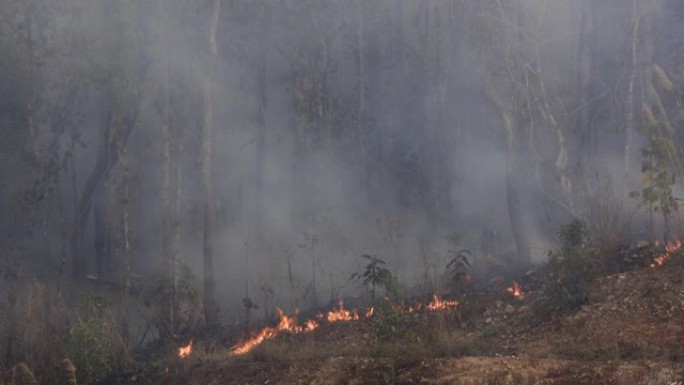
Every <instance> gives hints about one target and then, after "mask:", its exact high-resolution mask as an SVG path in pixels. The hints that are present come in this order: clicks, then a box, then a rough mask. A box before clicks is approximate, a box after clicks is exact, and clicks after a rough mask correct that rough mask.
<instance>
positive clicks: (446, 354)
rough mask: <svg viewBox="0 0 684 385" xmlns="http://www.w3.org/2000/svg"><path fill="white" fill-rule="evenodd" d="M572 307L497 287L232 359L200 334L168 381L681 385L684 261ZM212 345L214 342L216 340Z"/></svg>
mask: <svg viewBox="0 0 684 385" xmlns="http://www.w3.org/2000/svg"><path fill="white" fill-rule="evenodd" d="M589 293H590V295H589V299H588V301H587V303H586V304H584V305H583V306H581V308H579V309H577V310H572V311H562V312H561V311H552V310H548V311H544V309H541V310H540V307H539V306H537V305H536V301H538V300H539V298H540V293H539V292H534V291H531V292H526V293H525V294H524V295H522V296H518V297H515V296H512V295H510V293H507V292H506V291H505V290H499V289H496V290H491V291H489V292H488V293H481V294H480V295H478V296H475V297H474V298H473V299H472V300H471V301H469V303H467V304H461V306H459V307H458V308H457V309H454V310H448V311H443V312H428V311H420V312H414V313H411V314H406V315H405V316H402V317H403V318H402V319H401V330H391V328H390V329H389V330H390V336H389V338H383V339H381V338H379V337H378V330H379V325H378V323H379V322H386V321H383V320H381V318H379V317H376V318H371V319H369V320H363V319H362V320H360V321H354V322H348V323H337V324H330V325H328V324H326V323H325V322H323V323H322V324H321V326H320V327H319V328H318V329H316V330H315V331H314V332H313V333H309V334H300V335H290V334H287V333H283V334H282V335H279V336H278V337H276V338H274V339H272V340H268V341H266V342H265V343H263V344H262V345H261V346H259V347H258V348H257V349H255V350H254V351H252V352H250V353H248V354H246V355H244V356H235V355H233V354H231V353H230V351H229V349H228V347H229V346H227V345H223V346H222V344H218V346H217V345H216V344H211V343H208V342H202V341H198V342H197V343H196V349H195V351H193V353H192V354H191V355H190V356H189V357H188V358H185V359H178V358H174V359H172V360H171V363H170V364H169V366H168V367H167V368H166V374H165V375H164V376H163V378H162V383H165V384H197V385H211V384H255V385H257V384H258V385H267V384H330V385H333V384H349V385H351V384H626V385H630V384H653V385H659V384H663V385H676V384H684V257H683V256H682V255H675V256H673V258H672V259H671V260H669V261H667V263H665V264H663V265H662V266H657V267H655V268H652V267H648V266H646V267H641V268H637V269H634V270H630V271H624V272H620V273H616V274H612V275H609V276H605V277H601V278H599V279H597V280H596V281H595V282H594V283H593V284H592V287H591V289H590V291H589ZM210 345H211V347H210Z"/></svg>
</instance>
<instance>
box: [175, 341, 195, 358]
mask: <svg viewBox="0 0 684 385" xmlns="http://www.w3.org/2000/svg"><path fill="white" fill-rule="evenodd" d="M190 353H192V341H190V343H189V344H187V345H186V346H181V347H180V348H178V357H180V358H185V357H187V356H189V355H190Z"/></svg>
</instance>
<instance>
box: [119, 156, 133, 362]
mask: <svg viewBox="0 0 684 385" xmlns="http://www.w3.org/2000/svg"><path fill="white" fill-rule="evenodd" d="M120 145H121V147H120V149H119V151H120V152H121V158H122V162H121V163H122V166H123V180H122V184H123V191H122V197H121V212H122V213H121V235H122V238H123V264H122V267H121V288H122V289H121V308H122V311H121V320H120V322H121V340H122V341H123V346H122V348H123V352H122V353H123V356H124V357H128V354H129V353H130V348H129V341H130V334H129V328H128V299H129V288H130V286H131V236H130V227H129V218H128V216H129V207H130V201H131V196H130V173H129V167H128V149H127V147H126V144H123V143H121V144H120Z"/></svg>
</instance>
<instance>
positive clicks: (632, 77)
mask: <svg viewBox="0 0 684 385" xmlns="http://www.w3.org/2000/svg"><path fill="white" fill-rule="evenodd" d="M638 11H639V10H638V6H637V0H632V22H631V39H630V44H631V46H630V64H629V65H630V68H629V78H628V80H627V101H626V103H627V116H626V122H625V154H624V155H625V175H627V174H629V173H630V158H631V155H632V134H633V132H634V129H635V117H634V83H635V81H636V76H637V65H638V63H637V43H638V40H639V21H640V16H639V14H638Z"/></svg>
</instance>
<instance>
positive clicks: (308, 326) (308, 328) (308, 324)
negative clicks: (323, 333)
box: [305, 319, 318, 332]
mask: <svg viewBox="0 0 684 385" xmlns="http://www.w3.org/2000/svg"><path fill="white" fill-rule="evenodd" d="M316 328H318V322H316V321H314V320H312V319H310V320H308V321H306V325H305V331H306V332H312V331H314V330H316Z"/></svg>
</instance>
